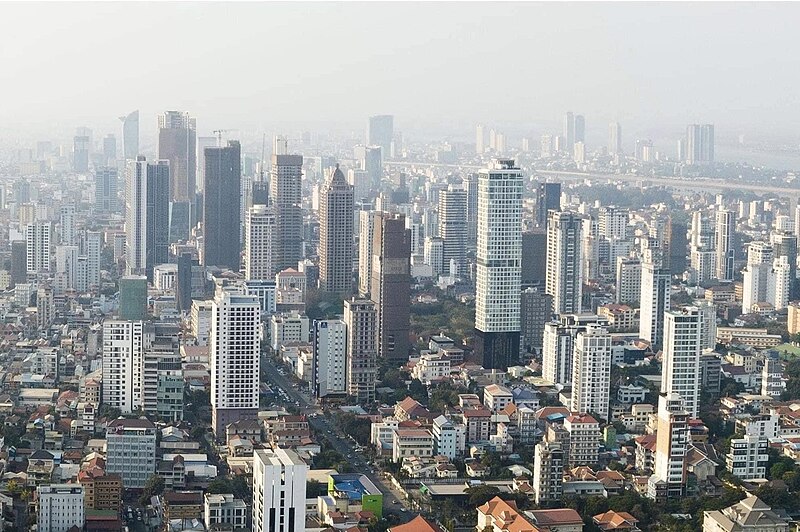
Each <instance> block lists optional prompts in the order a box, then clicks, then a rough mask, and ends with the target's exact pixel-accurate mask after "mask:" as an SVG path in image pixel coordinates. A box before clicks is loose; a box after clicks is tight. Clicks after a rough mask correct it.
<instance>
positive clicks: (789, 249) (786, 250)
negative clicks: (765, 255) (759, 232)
mask: <svg viewBox="0 0 800 532" xmlns="http://www.w3.org/2000/svg"><path fill="white" fill-rule="evenodd" d="M769 241H770V243H771V244H772V248H773V251H774V253H773V257H774V258H776V259H779V258H781V257H786V261H787V262H788V264H789V279H790V280H791V297H792V298H796V297H798V286H797V282H796V279H797V236H796V235H795V234H793V233H790V232H788V231H780V230H776V231H772V232H771V233H770V235H769Z"/></svg>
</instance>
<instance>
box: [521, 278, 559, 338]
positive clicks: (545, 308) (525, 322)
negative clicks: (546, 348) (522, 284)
mask: <svg viewBox="0 0 800 532" xmlns="http://www.w3.org/2000/svg"><path fill="white" fill-rule="evenodd" d="M552 315H553V297H552V296H551V295H550V294H545V293H544V291H543V290H539V289H538V288H532V287H529V288H526V289H525V290H523V291H522V293H521V294H520V334H521V341H522V345H523V346H524V347H525V348H527V349H529V350H531V352H535V350H537V349H541V348H542V346H543V343H542V342H543V339H544V325H545V323H547V322H548V321H549V320H550V319H551V317H552Z"/></svg>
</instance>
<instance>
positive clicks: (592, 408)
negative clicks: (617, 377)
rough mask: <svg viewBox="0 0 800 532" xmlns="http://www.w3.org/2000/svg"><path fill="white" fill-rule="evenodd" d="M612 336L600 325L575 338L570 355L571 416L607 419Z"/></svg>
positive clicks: (590, 327) (590, 326)
mask: <svg viewBox="0 0 800 532" xmlns="http://www.w3.org/2000/svg"><path fill="white" fill-rule="evenodd" d="M611 365H612V364H611V335H610V334H609V333H608V330H606V329H605V328H603V327H601V326H599V325H589V326H587V327H586V330H585V331H581V332H579V333H578V334H577V335H576V337H575V343H574V346H573V352H572V396H571V401H572V404H571V406H570V410H572V411H573V412H586V413H591V414H594V415H596V416H600V417H601V418H603V419H608V407H609V394H610V391H611Z"/></svg>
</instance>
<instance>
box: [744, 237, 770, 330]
mask: <svg viewBox="0 0 800 532" xmlns="http://www.w3.org/2000/svg"><path fill="white" fill-rule="evenodd" d="M771 268H772V246H771V245H769V244H767V243H766V242H751V243H750V245H749V246H748V247H747V266H746V267H745V269H744V270H743V272H742V274H743V280H742V314H749V313H751V312H753V305H754V304H756V303H761V302H764V301H767V282H768V278H769V275H770V270H771Z"/></svg>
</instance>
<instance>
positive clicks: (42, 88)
mask: <svg viewBox="0 0 800 532" xmlns="http://www.w3.org/2000/svg"><path fill="white" fill-rule="evenodd" d="M799 25H800V5H798V4H797V3H781V4H766V3H710V4H695V3H688V2H686V3H684V2H680V3H671V4H653V3H648V4H638V3H614V4H608V3H558V4H555V3H547V4H540V3H472V2H470V3H457V2H452V3H286V4H283V3H239V4H233V3H190V2H182V3H171V4H167V3H160V2H159V3H116V2H115V3H97V2H93V3H40V4H33V3H24V4H12V3H0V127H2V128H4V129H7V128H13V127H16V126H17V125H19V124H27V125H31V126H33V127H41V125H43V124H45V123H47V122H48V121H50V122H52V121H56V122H58V123H59V124H63V125H65V126H66V125H69V126H70V127H72V126H74V125H80V124H83V123H86V124H88V125H93V124H106V123H107V124H110V125H114V124H115V122H116V117H117V116H119V115H121V114H123V113H125V112H128V111H131V110H133V109H140V110H141V112H142V120H143V128H145V127H146V126H147V124H148V123H149V122H148V120H151V121H152V125H153V128H154V127H155V114H156V113H157V112H159V111H162V110H164V109H181V110H187V111H190V112H191V113H192V114H194V115H195V116H197V117H198V122H199V128H200V130H201V133H207V132H208V131H210V130H211V129H215V128H225V127H242V128H245V127H252V128H260V127H275V126H285V125H288V124H296V125H298V126H305V127H314V126H318V127H329V126H330V125H333V126H334V127H336V128H337V129H340V130H341V129H347V128H348V127H352V128H360V127H362V125H363V123H364V119H365V117H366V116H367V115H369V114H376V113H391V114H394V115H395V116H396V123H397V124H398V126H399V127H400V128H403V129H405V130H407V131H415V130H417V131H418V130H422V129H423V128H430V129H434V130H436V131H454V130H458V129H464V128H471V127H472V125H473V124H474V123H475V122H478V121H481V122H486V123H496V124H508V126H507V127H509V128H512V127H513V124H519V125H521V126H522V127H525V126H526V125H527V124H529V123H531V124H542V123H544V124H559V123H560V120H561V116H562V115H563V113H564V112H565V111H567V110H572V111H575V112H582V113H584V114H585V115H586V116H587V121H588V123H589V124H590V125H597V124H603V127H606V126H605V124H607V122H608V121H610V120H619V121H621V122H623V124H637V125H638V126H637V127H640V128H645V127H648V126H652V127H654V128H656V127H659V128H660V127H678V128H682V127H683V125H684V124H686V123H688V122H695V121H701V122H714V123H716V124H717V130H718V131H721V130H728V131H730V130H733V129H734V128H750V129H748V131H751V130H753V131H758V132H761V133H768V132H770V131H776V132H781V133H783V132H788V133H791V132H793V131H794V128H795V124H796V123H797V122H798V121H799V120H800V106H799V105H798V104H799V103H800V96H798V94H799V93H800V79H799V77H800V68H799V67H800V60H799V59H798V54H797V52H796V50H797V36H796V35H797V27H798V26H799ZM679 130H680V129H679ZM143 133H144V132H143Z"/></svg>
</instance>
